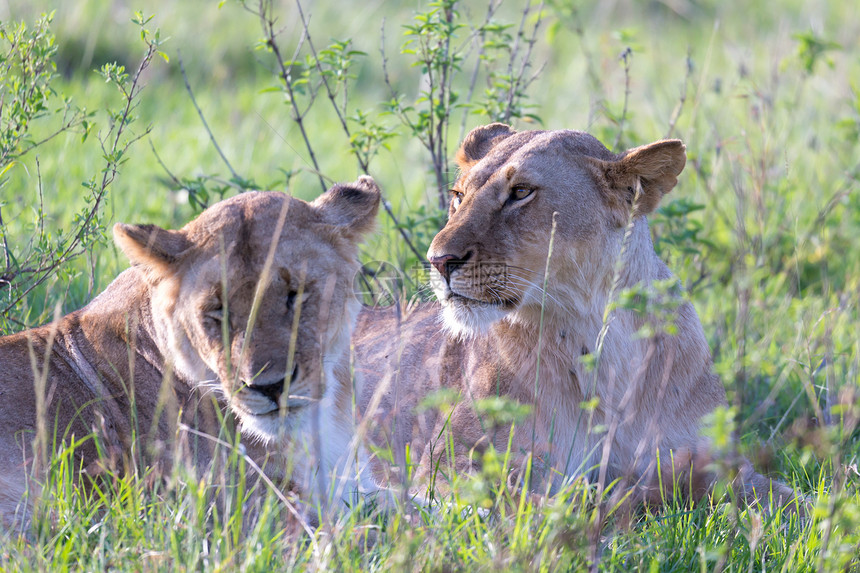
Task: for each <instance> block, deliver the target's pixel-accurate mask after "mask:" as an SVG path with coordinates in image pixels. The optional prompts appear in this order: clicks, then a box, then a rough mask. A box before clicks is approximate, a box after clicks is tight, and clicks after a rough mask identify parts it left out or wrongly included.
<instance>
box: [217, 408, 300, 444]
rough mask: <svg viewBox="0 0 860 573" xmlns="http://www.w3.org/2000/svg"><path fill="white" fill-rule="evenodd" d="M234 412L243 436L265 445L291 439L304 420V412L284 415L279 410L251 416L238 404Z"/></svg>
mask: <svg viewBox="0 0 860 573" xmlns="http://www.w3.org/2000/svg"><path fill="white" fill-rule="evenodd" d="M233 411H234V412H235V413H236V416H237V417H238V418H239V421H240V422H241V424H242V434H243V435H245V436H249V437H251V438H254V439H257V440H260V441H262V442H264V443H270V442H273V441H279V440H280V441H283V440H285V439H289V437H290V436H291V435H292V434H293V433H294V432H295V431H296V428H298V427H299V426H301V422H302V419H303V418H304V412H292V411H287V412H286V413H282V412H280V411H279V410H277V409H275V410H272V411H271V412H267V413H265V414H251V413H249V412H247V411H246V410H245V409H244V408H242V407H241V406H237V405H236V404H233Z"/></svg>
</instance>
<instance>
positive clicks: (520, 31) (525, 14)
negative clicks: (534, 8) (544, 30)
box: [504, 1, 544, 123]
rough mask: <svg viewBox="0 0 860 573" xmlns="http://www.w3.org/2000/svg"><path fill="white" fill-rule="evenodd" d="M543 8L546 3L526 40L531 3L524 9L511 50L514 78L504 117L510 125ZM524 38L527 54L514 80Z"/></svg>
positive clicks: (509, 63) (511, 73) (535, 39)
mask: <svg viewBox="0 0 860 573" xmlns="http://www.w3.org/2000/svg"><path fill="white" fill-rule="evenodd" d="M543 7H544V3H543V1H542V2H541V3H540V6H538V18H537V21H536V22H535V25H534V28H533V29H532V33H531V35H530V36H529V37H528V38H525V34H524V31H525V26H526V20H527V19H528V15H529V13H530V12H531V4H530V3H526V6H525V8H524V9H523V15H522V18H520V27H519V29H518V30H517V36H516V40H514V47H513V48H512V49H511V59H510V60H509V61H508V77H509V78H512V80H511V82H510V85H509V88H508V101H507V104H506V109H505V115H504V121H505V123H508V122H510V120H511V115H512V114H513V108H514V100H515V99H516V97H517V94H518V93H520V84H521V82H522V80H523V76H525V73H526V70H527V69H528V67H529V66H530V65H531V54H532V49H533V48H534V45H535V42H536V41H537V33H538V29H539V28H540V25H541V22H542V17H543ZM524 38H525V42H526V46H527V47H526V52H525V54H524V55H523V58H522V60H521V61H520V70H519V73H518V74H517V77H516V79H513V72H514V61H515V60H516V57H517V55H518V54H519V51H520V42H521V41H522V40H523V39H524ZM531 81H533V79H532V80H530V81H529V83H531Z"/></svg>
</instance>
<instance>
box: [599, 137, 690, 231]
mask: <svg viewBox="0 0 860 573" xmlns="http://www.w3.org/2000/svg"><path fill="white" fill-rule="evenodd" d="M686 149H687V148H686V147H685V146H684V144H683V143H682V142H681V141H680V140H678V139H665V140H662V141H657V142H654V143H650V144H648V145H643V146H641V147H634V148H633V149H629V150H627V151H625V152H624V153H623V154H622V155H621V158H620V159H618V160H616V161H601V160H597V159H595V160H593V161H594V163H595V164H596V165H597V166H598V169H599V171H600V172H601V176H602V178H603V180H604V181H605V183H606V189H605V191H606V200H607V203H608V204H609V206H610V207H611V208H612V209H613V211H614V212H616V214H618V215H619V223H620V224H624V222H626V220H627V213H628V212H629V210H630V208H631V207H632V206H633V204H634V200H635V204H636V214H637V215H647V214H648V213H651V212H652V211H654V209H656V208H657V205H659V204H660V200H661V199H662V198H663V195H665V194H666V193H668V192H669V191H671V190H672V188H673V187H675V184H676V183H677V182H678V175H680V173H681V171H683V169H684V165H685V164H686V162H687V154H686ZM637 188H638V189H639V191H640V194H639V197H638V198H636V191H637Z"/></svg>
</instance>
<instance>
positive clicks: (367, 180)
mask: <svg viewBox="0 0 860 573" xmlns="http://www.w3.org/2000/svg"><path fill="white" fill-rule="evenodd" d="M381 198H382V191H380V189H379V186H378V185H377V184H376V182H375V181H374V180H373V178H372V177H370V176H369V175H362V176H361V177H359V178H358V180H357V181H355V182H353V183H338V184H337V185H335V186H334V187H332V188H331V189H329V190H328V191H326V192H325V193H323V194H322V195H320V196H319V197H317V198H316V199H314V201H313V202H312V203H311V207H313V208H315V209H318V210H319V211H320V212H321V214H322V216H323V219H324V220H325V222H326V223H328V224H330V225H334V226H335V227H337V228H338V230H339V231H340V232H341V233H342V234H343V235H345V236H346V237H347V238H349V239H351V240H354V241H357V240H360V239H361V238H363V237H364V235H366V234H367V233H369V232H370V231H372V230H373V228H374V227H375V224H376V212H377V211H378V210H379V201H380V199H381Z"/></svg>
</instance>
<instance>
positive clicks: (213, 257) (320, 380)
mask: <svg viewBox="0 0 860 573" xmlns="http://www.w3.org/2000/svg"><path fill="white" fill-rule="evenodd" d="M379 200H380V191H379V188H378V187H377V186H376V184H375V183H374V181H373V180H372V179H371V178H370V177H362V178H360V179H359V180H358V181H356V182H354V183H351V184H341V185H336V186H334V187H333V188H332V189H330V190H329V191H328V192H326V193H324V194H323V195H321V196H320V197H318V198H317V199H316V200H315V201H313V202H312V203H306V202H304V201H301V200H299V199H296V198H293V197H290V196H289V195H286V194H284V193H277V192H249V193H243V194H241V195H238V196H236V197H233V198H231V199H228V200H225V201H222V202H220V203H218V204H216V205H214V206H212V207H211V208H209V209H207V210H206V211H204V212H203V213H202V214H201V215H200V216H199V217H197V218H196V219H195V220H193V221H191V222H190V223H188V224H187V225H186V226H185V227H183V228H182V229H180V230H177V231H172V230H164V229H161V228H159V227H156V226H154V225H124V224H116V225H115V226H114V229H113V231H114V239H115V241H116V243H117V244H118V245H119V247H120V248H121V249H122V250H123V252H124V253H125V254H126V255H127V256H128V258H129V259H130V261H131V263H132V266H131V268H129V269H128V270H126V271H124V272H122V273H121V274H120V275H119V276H118V277H117V278H116V280H114V281H113V282H112V283H111V284H110V285H109V286H108V287H107V288H106V289H105V290H104V292H102V293H101V294H100V295H98V296H97V297H96V298H95V299H93V301H92V302H90V303H89V304H88V305H87V306H85V307H84V308H82V309H81V310H78V311H75V312H73V313H71V314H69V315H68V316H65V317H63V318H61V319H60V320H59V321H56V322H54V323H52V324H48V325H45V326H42V327H39V328H34V329H31V330H27V331H24V332H21V333H18V334H13V335H10V336H5V337H2V338H0V364H2V369H0V420H3V424H2V427H0V517H2V520H3V522H5V523H6V524H7V525H8V524H9V523H10V522H12V521H14V520H15V518H14V516H15V514H16V511H17V512H22V513H19V516H18V518H20V517H22V516H24V515H26V512H27V507H26V506H23V505H22V503H21V502H22V496H23V495H24V493H25V491H30V492H31V497H32V495H33V493H36V494H37V493H38V488H39V485H38V482H39V481H40V479H41V475H40V474H39V473H38V472H37V473H36V474H35V475H32V476H31V475H30V474H31V472H30V468H31V467H32V465H33V463H34V458H36V459H37V460H38V458H39V457H40V456H42V455H44V454H45V453H46V449H47V450H48V451H47V453H48V454H49V453H50V450H51V449H52V448H54V447H55V445H56V444H58V443H60V442H61V441H63V440H66V441H68V439H69V438H70V437H71V436H75V437H76V438H77V439H81V438H84V437H86V436H91V435H92V434H95V435H96V436H97V438H98V442H99V443H100V448H101V450H102V452H103V453H104V452H109V453H110V454H111V455H117V454H119V455H120V456H123V455H125V456H128V455H129V454H130V452H132V446H133V445H134V446H135V448H136V449H135V450H134V451H135V452H143V461H144V463H150V462H157V461H159V460H160V459H161V458H163V457H164V455H163V454H164V450H165V449H166V448H164V447H163V446H164V444H173V442H174V436H175V435H176V433H177V432H176V429H177V421H178V420H177V412H178V411H179V410H181V413H182V418H181V420H179V421H181V422H182V423H184V424H187V425H188V426H191V427H192V428H195V429H196V430H198V431H202V432H207V433H215V434H217V432H218V421H217V416H215V412H213V411H208V412H207V411H206V409H205V406H206V404H207V400H205V399H203V394H206V393H208V392H209V391H210V390H212V389H214V390H215V391H216V394H218V395H219V402H220V405H222V406H229V409H230V410H231V411H232V412H233V414H235V415H236V417H237V418H238V420H239V422H240V427H241V432H242V434H243V435H246V436H248V437H250V438H252V440H250V443H249V444H248V447H249V448H251V449H252V450H254V448H255V442H260V441H262V442H270V443H271V442H276V443H277V446H278V447H277V448H274V447H273V448H271V449H272V450H276V451H277V452H278V453H280V454H283V455H286V456H287V458H290V457H291V458H292V459H288V460H287V462H286V463H288V465H290V466H292V467H293V468H294V471H293V473H292V476H291V479H292V480H293V482H294V483H297V484H298V485H299V486H300V487H307V488H310V487H316V485H317V483H316V481H314V482H313V483H311V482H310V481H309V480H310V479H311V474H313V475H314V480H317V479H320V480H329V479H331V478H332V477H333V476H334V477H338V478H342V479H343V480H345V483H342V484H340V485H341V486H342V487H341V488H340V489H339V490H337V491H341V492H342V495H343V496H344V497H346V496H350V495H353V494H354V493H355V489H356V488H358V487H372V485H371V484H370V482H369V481H365V482H363V483H357V481H361V479H362V478H356V479H354V476H355V475H356V473H355V471H354V468H353V467H351V466H352V465H353V464H352V462H353V458H354V456H353V453H352V452H351V451H350V447H349V442H350V440H351V439H352V434H353V427H352V426H353V424H352V410H351V403H352V386H351V382H350V373H349V341H350V334H351V331H352V326H353V323H354V320H355V315H356V313H357V312H358V307H359V303H358V301H357V300H356V299H355V297H354V296H353V294H352V288H351V286H352V280H353V276H354V274H355V272H356V271H357V270H358V268H359V264H358V261H357V252H358V247H357V244H358V242H359V241H360V240H361V239H362V238H363V236H364V235H365V234H366V233H368V232H369V231H370V230H371V229H372V227H373V225H374V220H375V215H376V211H377V208H378V206H379ZM225 343H226V345H225ZM320 433H322V434H323V435H324V438H325V439H324V440H323V441H322V443H320V442H319V441H314V439H315V436H319V434H320ZM37 437H39V438H40V439H39V440H37V439H36V438H37ZM34 443H35V444H38V445H39V448H41V451H39V448H36V447H35V446H34ZM159 449H160V450H162V451H161V452H160V451H159ZM262 449H263V448H260V447H257V448H256V450H254V451H255V454H256V455H262V453H263V452H262ZM308 452H309V453H308ZM75 454H76V456H78V459H77V460H76V467H84V468H95V466H96V465H98V464H97V462H98V461H99V460H100V457H99V452H97V448H96V443H95V440H92V439H88V440H86V441H84V442H83V443H82V444H80V445H78V446H77V448H76V450H75ZM194 455H196V456H197V458H196V459H195V460H194V461H195V462H196V464H198V467H205V464H206V463H208V462H209V459H208V454H207V453H206V452H205V449H201V450H200V451H197V452H195V453H194ZM313 458H317V459H316V460H314V459H313ZM126 461H127V460H126ZM78 464H80V465H78ZM276 466H277V464H276V463H273V462H271V461H270V463H269V467H270V468H275V470H274V471H276V472H277V471H278V470H277V467H276ZM120 469H122V468H121V466H120ZM281 471H283V470H281ZM350 472H351V473H350ZM278 477H280V476H278ZM28 481H29V483H28ZM331 483H332V482H330V481H324V483H322V486H323V487H324V488H328V486H329V485H331ZM326 491H327V489H326Z"/></svg>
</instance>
